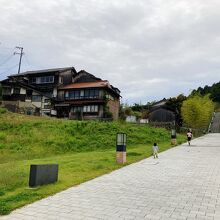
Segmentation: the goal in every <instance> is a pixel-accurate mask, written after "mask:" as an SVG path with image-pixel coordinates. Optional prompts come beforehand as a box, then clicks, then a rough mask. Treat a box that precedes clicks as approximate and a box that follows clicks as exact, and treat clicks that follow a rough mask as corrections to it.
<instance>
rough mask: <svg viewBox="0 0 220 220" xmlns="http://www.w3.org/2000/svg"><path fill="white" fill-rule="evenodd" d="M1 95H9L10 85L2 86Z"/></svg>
mask: <svg viewBox="0 0 220 220" xmlns="http://www.w3.org/2000/svg"><path fill="white" fill-rule="evenodd" d="M2 95H11V87H3V88H2Z"/></svg>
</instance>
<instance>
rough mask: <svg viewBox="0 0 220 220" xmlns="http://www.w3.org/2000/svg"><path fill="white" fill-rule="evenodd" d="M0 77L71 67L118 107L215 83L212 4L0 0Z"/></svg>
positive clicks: (218, 65) (219, 63)
mask: <svg viewBox="0 0 220 220" xmlns="http://www.w3.org/2000/svg"><path fill="white" fill-rule="evenodd" d="M0 5H1V7H0V80H2V79H5V78H6V77H7V76H8V75H10V74H14V73H16V72H17V69H18V62H19V55H13V53H14V52H16V51H17V52H19V51H18V50H16V49H15V47H16V46H22V47H23V48H24V53H25V54H24V56H23V58H22V66H21V71H27V70H37V69H46V68H57V67H69V66H73V67H75V68H76V70H77V71H79V70H81V69H83V70H86V71H87V72H90V73H92V74H93V75H95V76H97V77H100V78H102V79H103V80H109V82H110V83H111V84H112V85H113V86H115V87H117V88H119V89H120V90H121V95H122V102H123V103H127V104H133V103H138V104H140V103H141V104H146V103H147V102H151V101H154V100H157V101H158V100H160V99H163V98H164V97H165V98H169V97H175V96H177V95H179V94H181V93H182V94H185V95H188V94H189V93H190V92H191V91H192V90H193V89H195V88H198V87H199V86H201V87H203V86H205V85H212V84H213V83H215V82H219V81H220V28H219V23H220V13H219V8H220V1H219V0H209V1H207V0H166V1H164V0H135V1H134V0H120V1H119V0H111V1H106V0H74V1H73V0H47V1H45V0H31V1H30V0H10V1H8V0H0Z"/></svg>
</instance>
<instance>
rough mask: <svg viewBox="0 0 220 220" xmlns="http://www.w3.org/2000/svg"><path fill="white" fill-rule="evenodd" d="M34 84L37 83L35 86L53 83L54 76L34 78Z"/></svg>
mask: <svg viewBox="0 0 220 220" xmlns="http://www.w3.org/2000/svg"><path fill="white" fill-rule="evenodd" d="M36 83H37V84H43V83H54V76H41V77H36Z"/></svg>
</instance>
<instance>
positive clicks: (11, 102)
mask: <svg viewBox="0 0 220 220" xmlns="http://www.w3.org/2000/svg"><path fill="white" fill-rule="evenodd" d="M1 84H2V97H3V101H2V103H3V105H4V106H5V107H6V108H8V109H9V110H11V111H14V112H22V113H27V114H39V115H48V116H56V117H66V118H70V119H94V118H96V119H102V118H113V119H118V115H119V105H120V90H119V89H117V88H115V87H113V86H112V85H111V84H110V83H109V82H108V81H107V80H102V79H100V78H97V77H95V76H94V75H92V74H90V73H88V72H86V71H84V70H81V71H79V72H77V71H76V70H75V68H74V67H67V68H57V69H46V70H38V71H27V72H24V73H21V74H17V75H11V76H8V78H7V79H6V80H3V81H1Z"/></svg>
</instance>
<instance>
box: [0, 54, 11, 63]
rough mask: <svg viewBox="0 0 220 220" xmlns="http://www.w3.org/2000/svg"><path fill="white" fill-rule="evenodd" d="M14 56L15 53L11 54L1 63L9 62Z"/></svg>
mask: <svg viewBox="0 0 220 220" xmlns="http://www.w3.org/2000/svg"><path fill="white" fill-rule="evenodd" d="M13 56H14V54H12V55H10V56H9V57H8V58H7V59H5V60H4V61H3V62H2V63H0V66H2V65H4V64H5V63H7V62H8V61H9V60H10V59H11V58H12V57H13Z"/></svg>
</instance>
